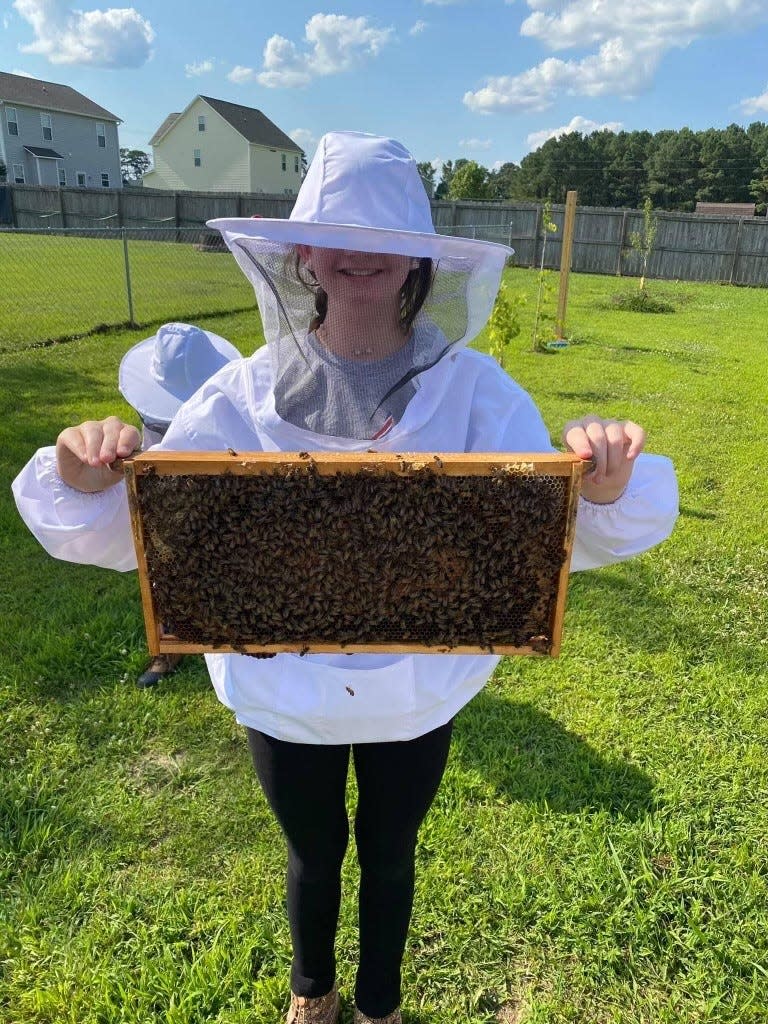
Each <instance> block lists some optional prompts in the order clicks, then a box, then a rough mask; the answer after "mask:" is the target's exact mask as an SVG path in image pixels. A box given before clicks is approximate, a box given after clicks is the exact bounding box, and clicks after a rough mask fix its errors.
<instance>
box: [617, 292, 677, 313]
mask: <svg viewBox="0 0 768 1024" xmlns="http://www.w3.org/2000/svg"><path fill="white" fill-rule="evenodd" d="M611 307H612V308H613V309H621V310H624V311H625V312H630V313H674V311H675V307H674V306H673V305H672V303H671V302H667V301H666V299H657V298H656V297H655V296H653V295H651V294H650V293H649V292H648V290H647V289H646V288H643V289H642V290H641V291H633V292H618V293H617V294H616V295H612V296H611Z"/></svg>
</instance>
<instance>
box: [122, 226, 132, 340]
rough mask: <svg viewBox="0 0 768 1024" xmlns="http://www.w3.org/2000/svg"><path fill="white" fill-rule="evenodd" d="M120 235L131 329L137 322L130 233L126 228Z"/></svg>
mask: <svg viewBox="0 0 768 1024" xmlns="http://www.w3.org/2000/svg"><path fill="white" fill-rule="evenodd" d="M120 234H121V235H122V236H123V259H124V261H125V291H126V294H127V295H128V322H129V323H130V325H131V327H135V326H136V321H135V320H134V318H133V291H132V289H131V261H130V260H129V259H128V232H127V231H126V230H125V228H120Z"/></svg>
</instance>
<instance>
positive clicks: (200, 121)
mask: <svg viewBox="0 0 768 1024" xmlns="http://www.w3.org/2000/svg"><path fill="white" fill-rule="evenodd" d="M197 130H198V131H199V132H204V131H205V114H198V116H197Z"/></svg>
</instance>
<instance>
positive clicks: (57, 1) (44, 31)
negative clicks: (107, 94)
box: [13, 0, 155, 68]
mask: <svg viewBox="0 0 768 1024" xmlns="http://www.w3.org/2000/svg"><path fill="white" fill-rule="evenodd" d="M13 6H14V8H15V9H16V11H17V12H18V13H19V15H20V16H21V17H22V18H23V19H24V20H25V21H28V22H29V24H30V25H31V26H32V29H33V30H34V33H35V39H34V42H32V43H28V44H26V45H25V46H20V47H19V49H20V50H21V52H22V53H34V54H37V55H39V56H42V57H46V58H47V59H48V60H49V61H50V63H51V64H81V65H86V66H90V67H100V68H137V67H140V66H141V65H142V64H145V63H146V62H147V61H148V60H149V58H150V57H151V56H152V50H151V43H152V41H153V40H154V38H155V33H154V31H153V29H152V26H151V25H150V23H149V22H148V21H147V20H146V18H143V17H142V16H141V15H140V14H139V12H138V11H136V10H134V8H133V7H124V8H119V9H118V8H114V7H110V8H109V9H108V10H103V11H101V10H95V11H79V10H74V9H70V8H69V7H67V5H66V4H65V3H63V2H61V0H15V2H14V4H13Z"/></svg>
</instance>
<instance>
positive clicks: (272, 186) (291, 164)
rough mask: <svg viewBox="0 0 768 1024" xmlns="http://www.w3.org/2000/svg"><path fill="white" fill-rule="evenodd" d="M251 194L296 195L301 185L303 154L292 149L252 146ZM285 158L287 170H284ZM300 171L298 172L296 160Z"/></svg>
mask: <svg viewBox="0 0 768 1024" xmlns="http://www.w3.org/2000/svg"><path fill="white" fill-rule="evenodd" d="M250 149H251V161H250V169H251V182H250V189H249V191H250V192H270V193H272V194H274V195H285V194H286V190H289V191H290V194H291V195H294V196H295V195H296V193H297V192H298V191H299V185H300V184H301V154H300V153H297V152H295V151H293V150H290V149H272V148H270V147H268V146H257V145H254V144H253V143H252V144H251V147H250ZM283 157H285V166H286V169H285V170H283V167H282V164H283ZM297 157H298V159H299V169H298V171H296V158H297Z"/></svg>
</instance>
